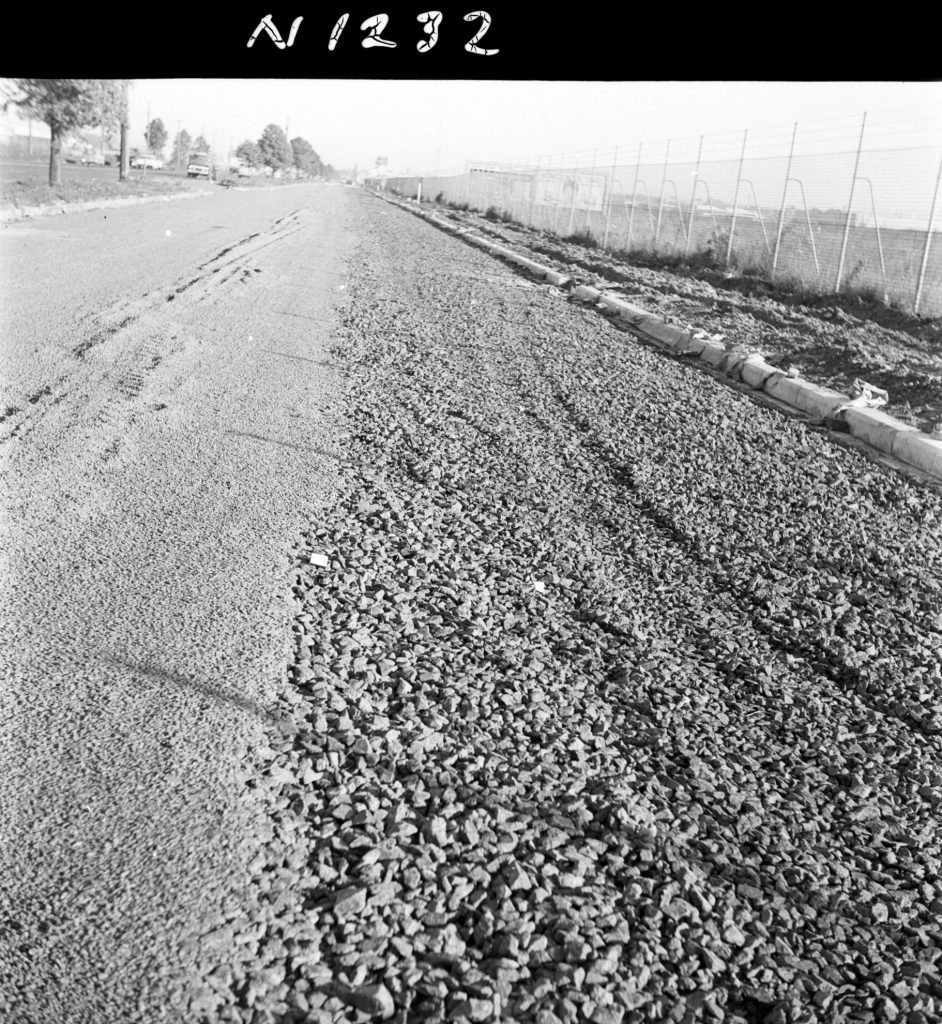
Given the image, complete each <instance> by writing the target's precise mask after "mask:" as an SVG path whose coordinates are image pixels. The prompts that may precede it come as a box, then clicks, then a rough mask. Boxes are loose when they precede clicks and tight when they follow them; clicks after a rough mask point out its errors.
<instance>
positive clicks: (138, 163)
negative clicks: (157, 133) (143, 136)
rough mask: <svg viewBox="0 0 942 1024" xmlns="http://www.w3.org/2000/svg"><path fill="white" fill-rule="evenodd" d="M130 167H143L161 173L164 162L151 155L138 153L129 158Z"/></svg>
mask: <svg viewBox="0 0 942 1024" xmlns="http://www.w3.org/2000/svg"><path fill="white" fill-rule="evenodd" d="M131 166H132V167H143V168H147V169H149V170H152V171H162V170H163V167H164V162H163V160H162V159H161V157H159V156H154V155H153V153H139V154H138V155H137V156H132V157H131Z"/></svg>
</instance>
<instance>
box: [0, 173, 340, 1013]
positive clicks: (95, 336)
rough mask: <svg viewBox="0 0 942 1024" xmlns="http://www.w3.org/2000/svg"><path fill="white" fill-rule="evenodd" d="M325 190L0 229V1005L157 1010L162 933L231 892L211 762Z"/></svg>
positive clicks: (229, 197)
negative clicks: (0, 638)
mask: <svg viewBox="0 0 942 1024" xmlns="http://www.w3.org/2000/svg"><path fill="white" fill-rule="evenodd" d="M347 202H348V198H347V194H346V192H345V190H343V189H342V188H340V187H334V188H331V187H317V186H310V187H307V186H305V187H299V188H292V189H284V190H279V189H272V190H265V191H264V192H258V193H239V194H226V193H222V192H220V193H217V194H216V195H214V196H212V197H207V198H205V199H202V198H200V199H196V200H189V201H187V202H179V203H174V202H158V203H150V204H145V205H141V206H137V207H130V208H125V209H121V210H104V211H98V212H92V213H84V214H72V215H68V216H65V217H56V218H51V219H48V220H41V221H37V222H29V223H24V224H20V225H17V226H14V227H10V228H8V229H6V230H5V231H4V233H3V236H2V261H3V262H2V279H3V294H2V331H3V345H2V366H0V371H2V395H3V397H2V402H0V420H2V422H0V451H2V453H3V460H4V461H3V548H4V553H5V565H4V587H3V595H2V609H3V635H4V645H3V646H4V664H3V668H4V674H3V690H2V693H0V717H2V720H3V730H2V736H0V841H2V851H0V1019H4V1020H15V1021H34V1020H40V1019H41V1020H56V1021H63V1022H64V1021H96V1022H101V1021H104V1020H114V1021H118V1020H121V1021H126V1020H129V1019H131V1018H130V1017H129V1016H128V1014H129V1012H130V1010H131V1009H133V1008H137V1007H140V1008H141V1009H142V1010H143V1009H144V1008H147V1010H148V1011H149V1012H150V1013H151V1014H152V1015H151V1016H150V1017H149V1018H148V1019H159V1018H160V1015H161V1014H167V1015H168V1016H169V1017H171V1018H172V1017H173V1012H174V1011H173V1009H172V1005H173V1004H172V1002H170V1000H172V989H173V979H175V978H176V977H178V976H179V975H180V974H181V972H182V973H185V971H186V959H187V956H188V954H189V953H191V952H192V951H191V950H188V948H187V945H186V942H187V936H188V934H189V932H190V930H191V929H192V927H193V926H194V924H197V923H202V922H205V921H206V920H208V919H210V918H211V917H212V915H214V914H217V913H219V912H221V911H224V910H225V908H226V906H227V905H228V904H229V903H230V902H231V901H233V900H238V898H239V897H238V892H237V889H238V884H239V879H240V878H242V877H243V876H244V875H245V870H244V865H245V862H246V860H247V859H248V857H249V856H250V855H251V852H252V851H251V850H248V851H247V850H246V849H245V840H244V836H246V835H248V834H250V833H252V831H253V830H252V828H251V827H249V824H248V823H247V822H246V815H247V814H250V813H251V812H250V811H247V810H246V808H245V806H243V804H242V803H240V801H239V799H238V795H239V787H238V786H237V785H235V784H234V783H233V777H232V774H233V772H234V771H235V770H236V769H237V768H238V767H239V766H240V764H241V757H240V755H241V754H242V753H243V750H242V746H243V744H245V743H246V742H247V741H248V742H255V743H257V741H258V735H257V734H258V733H259V730H260V729H262V727H263V724H264V722H265V720H266V701H267V698H268V696H269V695H268V692H267V690H266V687H271V686H272V685H273V684H274V683H276V681H277V679H278V675H279V672H280V671H281V669H282V665H283V661H284V657H285V644H286V639H285V638H286V636H287V635H288V634H287V625H286V622H285V611H284V607H283V606H279V605H278V604H277V603H276V598H277V595H278V594H279V592H280V589H283V587H282V588H279V585H278V579H279V574H280V575H281V576H283V575H284V571H285V566H286V564H287V561H286V559H287V557H288V555H289V549H290V546H291V543H292V542H293V539H294V537H295V536H296V535H297V532H298V530H299V528H300V525H301V522H302V520H303V521H308V520H309V518H310V517H311V516H312V515H313V514H314V513H313V511H312V510H313V509H315V508H316V506H317V504H318V503H319V502H320V501H322V500H323V498H324V496H325V495H326V494H327V493H328V492H329V487H330V479H331V474H332V466H333V462H334V457H335V454H336V453H335V452H334V451H333V450H332V445H333V443H334V439H333V437H332V435H331V432H330V429H329V428H328V426H327V425H326V423H325V411H326V410H327V408H328V407H329V404H330V394H331V387H332V380H333V379H334V375H335V369H334V368H333V367H332V366H331V365H330V364H329V362H328V361H327V360H326V358H325V355H324V344H325V339H327V338H328V337H329V336H330V333H331V325H332V319H333V317H334V315H335V313H334V310H335V307H336V306H337V305H338V303H342V301H343V298H344V295H345V292H344V287H345V281H346V278H345V254H346V252H347V250H348V246H349V243H350V235H349V232H348V231H347V229H346V228H345V226H344V225H345V217H344V211H345V208H346V204H347ZM253 737H255V739H254V741H253ZM5 1014H6V1015H5ZM153 1014H156V1015H157V1016H156V1018H155V1016H153Z"/></svg>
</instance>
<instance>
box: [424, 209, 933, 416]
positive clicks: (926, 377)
mask: <svg viewBox="0 0 942 1024" xmlns="http://www.w3.org/2000/svg"><path fill="white" fill-rule="evenodd" d="M441 212H442V213H444V214H445V215H446V216H448V217H450V218H452V219H454V220H456V221H459V222H461V223H464V224H468V225H472V224H473V225H474V227H475V229H476V230H478V231H480V232H483V233H485V234H490V235H493V236H494V237H497V238H502V239H504V240H505V241H507V242H510V243H513V244H514V245H515V246H516V247H517V248H518V249H520V250H521V251H523V250H526V251H528V252H530V253H532V254H533V255H534V256H535V257H537V258H540V259H541V260H542V261H543V262H544V263H545V262H546V261H547V259H548V260H549V261H550V262H551V263H553V264H554V265H556V266H557V267H558V268H559V269H566V268H568V269H569V270H570V271H575V272H576V274H577V277H578V276H579V273H580V272H581V274H582V278H581V279H580V283H589V284H595V285H600V286H604V287H605V288H606V290H608V291H614V292H618V293H621V294H623V295H624V296H625V297H626V298H628V299H629V300H630V301H632V302H634V303H636V304H637V305H639V306H642V307H644V308H645V309H648V310H649V311H650V312H651V313H653V314H655V315H656V316H660V317H663V319H664V320H666V321H667V322H668V323H675V324H679V325H683V326H691V327H695V328H700V329H702V330H706V331H709V332H710V333H711V334H722V335H725V339H724V340H725V341H726V343H727V344H730V345H741V346H743V347H744V348H746V349H747V350H749V351H754V352H759V353H761V354H762V355H764V356H765V358H766V359H768V361H769V362H770V363H772V364H773V365H776V366H779V365H781V366H784V367H788V366H795V367H797V369H798V372H799V373H800V374H801V376H802V377H804V378H806V379H807V380H811V381H814V382H815V383H817V384H821V385H824V386H825V387H830V388H834V389H835V390H837V391H847V389H848V387H849V386H850V385H851V384H852V383H853V381H854V379H855V378H859V379H861V380H864V381H867V382H868V383H870V384H874V385H876V386H877V387H879V388H883V389H884V390H885V391H887V392H888V393H889V404H888V405H887V406H886V411H887V412H889V413H890V414H891V415H893V416H896V417H897V418H899V419H901V420H903V421H904V422H906V423H911V424H913V425H914V426H916V427H919V429H920V430H924V431H926V432H927V433H931V432H932V431H933V429H935V428H936V427H937V426H939V428H940V429H942V318H938V317H937V318H934V319H930V318H920V317H915V316H912V315H910V314H907V313H904V312H901V311H900V310H896V309H891V308H888V307H886V306H882V305H880V304H878V303H872V302H864V301H862V300H857V299H855V298H852V297H841V296H835V295H824V296H821V297H820V299H819V300H818V301H817V302H813V304H812V300H809V298H808V296H807V295H802V296H800V297H798V296H794V295H789V294H788V293H786V292H776V291H775V289H774V288H773V287H772V286H771V285H770V284H769V283H768V282H767V281H763V280H761V279H758V278H754V277H748V276H743V275H739V274H735V273H731V274H724V273H723V272H721V271H718V270H715V269H709V268H703V269H694V268H666V267H663V266H656V265H654V264H653V263H651V264H647V265H641V264H639V263H629V262H626V261H625V260H624V259H623V258H621V257H619V256H616V255H613V254H610V253H607V252H604V251H603V250H601V249H593V248H588V247H586V246H584V245H577V244H573V243H572V242H567V241H564V240H562V239H560V238H557V237H554V236H551V235H548V234H541V233H540V232H537V231H533V230H531V229H529V228H524V227H520V226H516V225H510V224H502V223H500V224H499V223H495V222H492V221H488V220H487V219H485V218H484V217H483V216H480V215H478V214H472V213H465V212H455V211H452V210H448V209H447V208H444V207H442V208H441Z"/></svg>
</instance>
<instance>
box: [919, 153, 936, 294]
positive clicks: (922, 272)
mask: <svg viewBox="0 0 942 1024" xmlns="http://www.w3.org/2000/svg"><path fill="white" fill-rule="evenodd" d="M940 181H942V160H940V161H939V173H938V174H937V175H936V177H935V192H933V193H932V206H931V208H930V210H929V223H928V224H927V225H926V244H925V245H924V246H923V248H922V264H921V266H920V267H919V280H918V282H917V283H916V298H915V299H914V300H913V313H918V312H919V303H920V301H921V299H922V286H923V284H924V282H925V280H926V267H927V266H928V264H929V243H930V241H931V240H932V222H933V221H934V220H935V204H936V200H938V198H939V182H940Z"/></svg>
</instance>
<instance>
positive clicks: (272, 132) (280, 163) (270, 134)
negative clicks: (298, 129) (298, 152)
mask: <svg viewBox="0 0 942 1024" xmlns="http://www.w3.org/2000/svg"><path fill="white" fill-rule="evenodd" d="M258 148H259V149H260V150H261V153H262V162H263V163H264V164H266V165H267V166H269V167H271V168H272V169H274V170H276V171H278V170H282V169H283V168H285V167H287V166H288V165H289V164H290V163H292V162H293V160H294V154H293V153H292V151H291V147H290V146H289V145H288V139H287V138H286V136H285V133H284V132H283V131H282V129H281V128H279V127H278V125H276V124H270V125H269V126H268V127H267V128H266V129H265V131H263V132H262V136H261V138H260V139H259V140H258Z"/></svg>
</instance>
